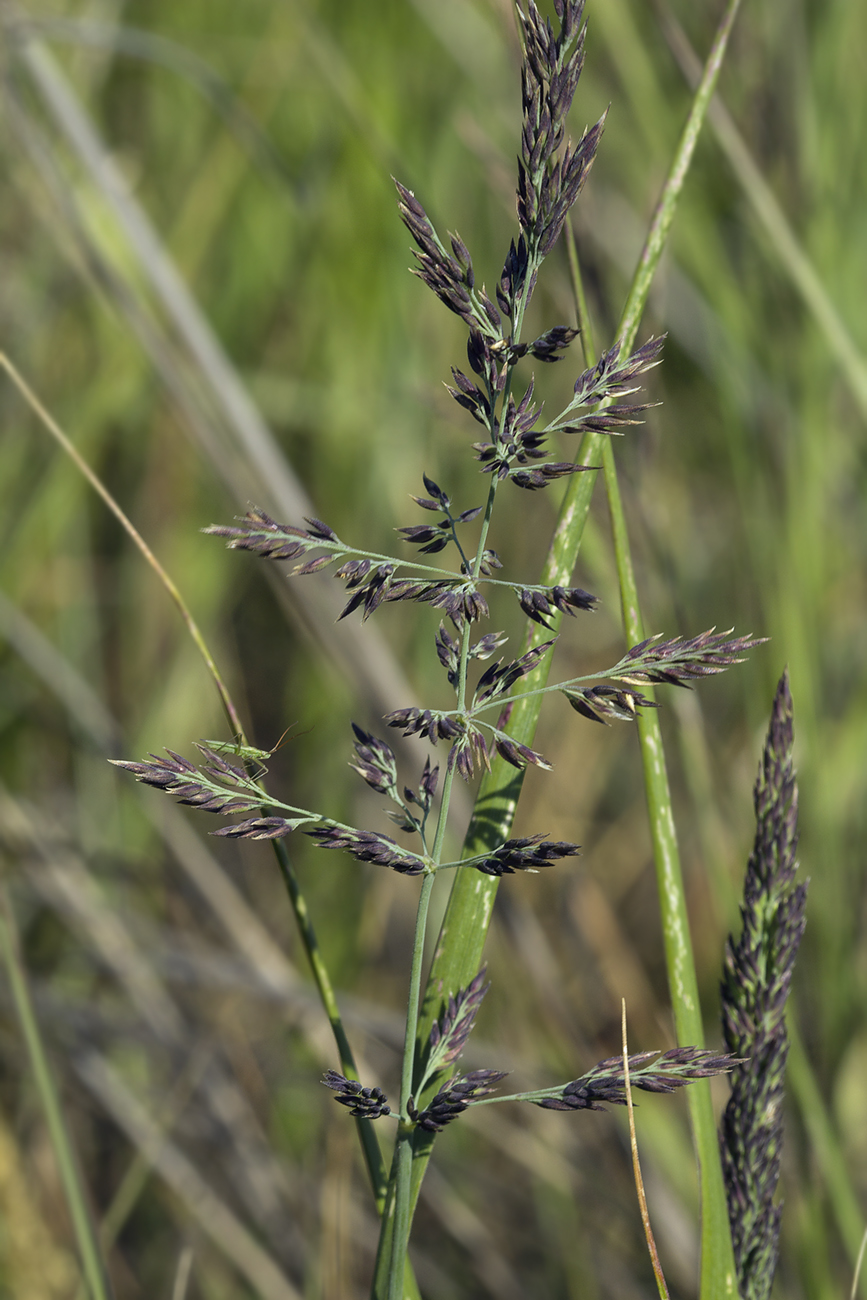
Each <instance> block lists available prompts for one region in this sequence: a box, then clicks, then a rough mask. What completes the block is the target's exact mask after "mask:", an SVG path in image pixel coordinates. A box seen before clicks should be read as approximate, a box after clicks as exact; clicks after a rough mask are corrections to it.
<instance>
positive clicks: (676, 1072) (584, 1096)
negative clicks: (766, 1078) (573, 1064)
mask: <svg viewBox="0 0 867 1300" xmlns="http://www.w3.org/2000/svg"><path fill="white" fill-rule="evenodd" d="M654 1058H656V1059H654ZM651 1061H652V1062H653V1064H652V1065H651V1064H650V1062H651ZM735 1064H737V1061H736V1059H734V1058H732V1057H731V1056H728V1055H725V1056H720V1055H717V1054H715V1053H714V1052H710V1051H706V1050H705V1049H704V1048H699V1047H673V1048H671V1049H670V1050H669V1051H667V1052H663V1053H662V1054H661V1055H660V1054H659V1053H658V1052H638V1053H637V1054H636V1055H635V1056H630V1057H629V1081H630V1084H631V1085H632V1087H633V1088H640V1089H641V1090H642V1091H644V1092H675V1091H676V1090H677V1089H678V1088H683V1087H684V1086H685V1085H686V1084H688V1083H692V1082H693V1080H694V1079H709V1078H710V1077H711V1076H712V1075H715V1074H722V1073H724V1072H725V1071H727V1070H731V1068H732V1066H733V1065H735ZM530 1100H533V1098H532V1097H531V1098H530ZM603 1103H608V1105H611V1106H625V1105H626V1081H625V1077H624V1073H623V1057H622V1056H609V1057H607V1058H606V1059H605V1060H604V1061H600V1062H599V1063H598V1065H594V1067H593V1069H592V1070H589V1071H588V1073H587V1074H584V1075H582V1076H581V1078H580V1079H573V1080H572V1082H571V1083H567V1084H566V1085H565V1087H563V1088H562V1089H560V1090H559V1091H558V1092H557V1093H556V1094H554V1095H553V1096H547V1097H542V1098H541V1099H540V1100H538V1101H536V1102H535V1104H536V1105H537V1106H541V1107H542V1108H543V1109H544V1110H604V1109H605V1106H604V1104H603Z"/></svg>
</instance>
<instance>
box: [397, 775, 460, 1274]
mask: <svg viewBox="0 0 867 1300" xmlns="http://www.w3.org/2000/svg"><path fill="white" fill-rule="evenodd" d="M449 775H451V774H449ZM444 795H445V791H444ZM443 802H444V803H445V798H444V800H443ZM440 821H441V823H442V824H443V826H444V825H445V822H444V819H443V818H442V817H441V818H440ZM437 838H441V837H440V836H439V835H438V837H437ZM435 878H436V873H435V872H433V871H431V872H429V873H428V874H427V875H426V876H425V877H424V879H423V880H422V886H421V894H420V895H419V900H418V912H417V914H416V921H415V937H414V940H413V946H412V969H411V971H410V979H409V997H408V999H407V1006H406V1035H405V1038H404V1046H403V1068H402V1071H401V1079H400V1122H399V1125H398V1131H397V1140H396V1146H395V1153H394V1164H395V1189H394V1205H395V1209H394V1235H393V1238H392V1244H391V1260H390V1264H389V1270H388V1300H403V1278H404V1266H405V1260H406V1252H407V1246H408V1243H409V1229H410V1223H411V1220H412V1213H411V1208H410V1182H411V1175H412V1143H413V1136H414V1132H415V1127H414V1125H413V1124H412V1123H411V1121H410V1116H409V1102H410V1098H411V1097H412V1079H413V1065H414V1063H415V1047H416V1032H417V1029H418V1009H419V995H420V993H421V965H422V959H423V957H424V941H425V933H426V930H427V914H428V908H429V906H430V896H431V890H432V889H433V883H434V880H435Z"/></svg>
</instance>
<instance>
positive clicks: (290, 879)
mask: <svg viewBox="0 0 867 1300" xmlns="http://www.w3.org/2000/svg"><path fill="white" fill-rule="evenodd" d="M272 842H273V845H274V852H275V854H276V857H277V865H278V866H279V868H280V875H281V876H282V877H283V883H284V885H285V886H286V892H287V893H288V895H289V901H290V903H291V904H292V911H293V912H294V913H295V920H296V921H297V923H298V930H299V932H300V934H301V942H302V943H303V945H304V951H305V952H306V953H307V960H308V961H309V962H310V969H311V971H312V972H313V979H314V981H315V983H316V988H317V990H318V992H319V999H320V1001H321V1003H322V1006H323V1008H324V1009H325V1014H326V1015H327V1017H328V1023H329V1024H330V1025H331V1032H332V1033H333V1035H334V1041H335V1043H336V1044H337V1052H338V1055H339V1057H340V1069H341V1071H342V1072H343V1074H345V1075H346V1077H347V1078H350V1079H358V1078H359V1073H358V1066H357V1065H356V1064H355V1057H354V1056H353V1054H352V1048H351V1047H350V1046H349V1039H348V1038H347V1037H346V1030H345V1029H344V1027H343V1020H342V1018H341V1015H340V1008H339V1007H338V1005H337V997H336V995H335V992H334V986H333V985H332V983H331V978H330V976H329V974H328V967H327V966H326V965H325V962H324V960H323V957H322V953H321V951H320V948H319V941H318V939H317V938H316V931H315V930H314V928H313V922H312V921H311V920H310V913H309V911H308V910H307V900H306V899H305V897H304V894H303V893H302V891H301V887H300V885H299V883H298V877H297V876H296V875H295V870H294V868H293V866H292V861H291V859H290V857H289V854H288V852H287V851H286V846H285V844H283V842H282V841H281V840H274V841H272ZM355 1123H356V1126H357V1128H358V1136H359V1139H360V1141H361V1147H362V1151H363V1153H364V1160H365V1164H366V1165H367V1172H368V1176H369V1177H370V1183H371V1186H372V1188H373V1195H374V1199H375V1201H376V1208H377V1210H378V1212H379V1213H380V1214H382V1213H383V1210H384V1208H385V1196H386V1190H387V1184H388V1177H387V1174H386V1169H385V1161H384V1160H383V1158H382V1151H381V1149H380V1146H379V1141H378V1139H377V1136H376V1133H375V1132H374V1129H373V1124H372V1122H371V1121H370V1120H369V1119H363V1118H358V1119H356V1121H355Z"/></svg>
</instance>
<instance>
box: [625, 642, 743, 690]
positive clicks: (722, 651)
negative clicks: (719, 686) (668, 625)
mask: <svg viewBox="0 0 867 1300" xmlns="http://www.w3.org/2000/svg"><path fill="white" fill-rule="evenodd" d="M765 641H767V637H763V636H759V637H755V636H738V637H732V635H731V629H729V630H728V632H716V631H714V629H713V628H710V629H709V630H708V631H707V632H700V633H699V634H698V636H693V637H688V638H687V639H686V640H684V639H683V637H679V636H676V637H672V638H671V640H670V641H660V640H659V638H658V637H648V639H647V640H646V641H640V642H639V643H638V645H634V646H632V648H631V649H630V650H628V651H627V653H626V656H625V658H624V659H622V660H621V662H620V663H619V664H618V665H617V668H618V671H617V672H615V673H612V674H611V676H612V677H614V678H615V679H616V680H617V681H621V682H627V683H629V684H630V685H634V684H637V683H639V682H660V683H667V684H668V685H669V686H685V685H686V682H687V681H688V680H690V679H693V678H698V677H712V676H713V675H714V673H722V672H725V670H726V668H731V666H732V665H733V664H740V663H743V657H742V656H743V653H744V651H745V650H751V649H752V648H753V646H757V645H762V644H763V643H764V642H765Z"/></svg>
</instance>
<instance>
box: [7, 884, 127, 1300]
mask: <svg viewBox="0 0 867 1300" xmlns="http://www.w3.org/2000/svg"><path fill="white" fill-rule="evenodd" d="M0 956H2V959H3V964H4V965H5V967H6V974H7V976H8V979H9V987H10V989H11V992H12V1000H13V1002H14V1003H15V1010H16V1012H17V1014H18V1020H19V1022H20V1024H21V1032H22V1033H23V1035H24V1041H25V1043H26V1044H27V1053H28V1056H29V1057H30V1066H31V1069H32V1070H33V1077H34V1079H35V1080H36V1087H37V1090H38V1092H39V1100H40V1102H41V1103H42V1109H43V1111H44V1113H45V1120H46V1123H47V1124H48V1132H49V1134H50V1136H51V1146H52V1149H53V1151H54V1156H55V1159H56V1161H57V1169H58V1173H59V1174H60V1181H61V1184H62V1185H63V1192H64V1195H65V1197H66V1204H67V1206H68V1207H69V1216H70V1218H71V1220H72V1227H73V1230H74V1232H75V1239H76V1243H77V1245H78V1253H79V1256H80V1259H81V1267H82V1271H83V1273H84V1280H85V1283H86V1285H87V1288H88V1290H89V1292H90V1296H91V1300H111V1295H112V1290H111V1284H110V1282H109V1280H108V1273H107V1271H106V1268H105V1263H104V1261H103V1259H102V1256H101V1253H100V1249H99V1245H98V1242H97V1238H96V1233H95V1232H94V1228H93V1224H92V1223H91V1219H90V1212H89V1209H88V1204H87V1193H86V1192H85V1189H84V1186H83V1184H82V1181H81V1178H80V1176H79V1172H78V1166H77V1164H76V1160H75V1155H74V1153H73V1150H72V1143H71V1141H70V1138H69V1134H68V1132H67V1129H66V1123H65V1121H64V1118H63V1111H62V1109H61V1106H60V1098H59V1097H58V1095H57V1088H56V1087H55V1084H54V1079H53V1078H52V1075H51V1067H50V1066H49V1064H48V1057H47V1055H46V1052H45V1046H44V1044H43V1041H42V1034H41V1032H40V1029H39V1021H38V1020H37V1018H36V1012H35V1011H34V1008H33V1003H32V1001H31V999H30V991H29V989H28V987H27V978H26V976H25V973H24V967H23V965H22V962H21V955H20V953H19V950H18V938H17V934H16V930H15V919H14V916H13V913H12V907H11V904H10V902H9V897H8V895H7V893H6V890H5V889H4V888H2V887H0Z"/></svg>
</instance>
